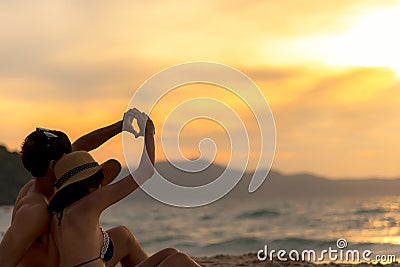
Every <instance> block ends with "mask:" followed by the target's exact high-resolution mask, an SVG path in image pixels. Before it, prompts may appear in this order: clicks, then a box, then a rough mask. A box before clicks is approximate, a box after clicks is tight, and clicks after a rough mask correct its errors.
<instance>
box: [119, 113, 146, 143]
mask: <svg viewBox="0 0 400 267" xmlns="http://www.w3.org/2000/svg"><path fill="white" fill-rule="evenodd" d="M134 119H136V121H137V124H138V126H139V132H138V131H136V130H135V128H134V127H133V124H132V123H133V120H134ZM146 121H148V116H147V114H146V113H144V112H140V111H139V110H138V109H137V108H132V109H130V110H128V111H127V112H125V114H124V120H123V126H122V129H123V130H124V131H127V132H130V133H132V134H133V135H134V136H135V137H136V138H138V137H139V136H144V133H145V130H146V128H147V123H146ZM150 121H151V120H150ZM151 125H153V123H152V122H151ZM153 132H154V125H153Z"/></svg>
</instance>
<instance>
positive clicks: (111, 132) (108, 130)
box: [72, 120, 122, 151]
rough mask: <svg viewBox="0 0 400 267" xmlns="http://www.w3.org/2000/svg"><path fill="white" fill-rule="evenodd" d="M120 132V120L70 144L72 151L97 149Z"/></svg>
mask: <svg viewBox="0 0 400 267" xmlns="http://www.w3.org/2000/svg"><path fill="white" fill-rule="evenodd" d="M121 131H122V120H121V121H118V122H116V123H114V124H111V125H108V126H106V127H103V128H100V129H97V130H94V131H93V132H90V133H88V134H85V135H83V136H81V137H80V138H78V140H76V141H75V142H74V143H73V144H72V151H79V150H85V151H91V150H93V149H96V148H98V147H99V146H101V145H102V144H104V143H105V142H107V141H108V140H109V139H111V138H112V137H114V136H115V135H117V134H119V133H120V132H121Z"/></svg>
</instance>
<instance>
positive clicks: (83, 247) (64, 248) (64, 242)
mask: <svg viewBox="0 0 400 267" xmlns="http://www.w3.org/2000/svg"><path fill="white" fill-rule="evenodd" d="M90 197H91V196H90V195H88V196H85V197H83V198H82V199H80V200H78V201H77V202H75V203H73V204H71V205H69V206H67V207H65V208H64V210H63V211H62V217H61V215H60V213H56V214H55V215H56V216H53V218H52V221H51V235H52V236H53V238H54V241H55V243H56V246H57V248H58V250H59V253H60V265H61V266H68V267H70V266H77V265H79V264H82V263H85V262H87V261H90V260H93V261H92V262H90V263H87V264H85V265H84V266H87V267H90V266H104V262H103V260H101V257H100V254H101V250H102V247H103V243H104V241H107V240H104V235H103V231H102V229H101V228H100V225H99V218H98V217H97V216H93V214H92V212H90V211H88V210H86V207H84V205H82V203H83V202H85V201H86V200H87V199H88V198H90ZM106 239H107V238H106ZM109 242H110V241H108V242H107V243H108V247H110V243H109ZM111 246H112V245H111ZM109 249H110V248H109ZM109 249H108V250H109ZM103 250H104V248H103ZM111 256H112V254H111Z"/></svg>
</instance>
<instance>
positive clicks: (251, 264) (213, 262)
mask: <svg viewBox="0 0 400 267" xmlns="http://www.w3.org/2000/svg"><path fill="white" fill-rule="evenodd" d="M196 260H197V262H198V263H199V264H200V265H201V266H203V267H228V266H229V267H232V266H248V267H261V266H263V267H265V266H271V267H280V266H298V267H307V266H336V267H366V266H383V264H381V263H378V264H373V263H354V264H351V263H340V264H339V263H335V262H330V263H321V264H316V263H312V262H307V261H287V262H282V261H278V260H275V261H264V262H261V261H259V260H258V259H257V256H256V254H252V253H249V254H243V255H240V256H232V255H216V256H211V257H198V258H196ZM385 266H400V264H399V263H390V264H386V265H385Z"/></svg>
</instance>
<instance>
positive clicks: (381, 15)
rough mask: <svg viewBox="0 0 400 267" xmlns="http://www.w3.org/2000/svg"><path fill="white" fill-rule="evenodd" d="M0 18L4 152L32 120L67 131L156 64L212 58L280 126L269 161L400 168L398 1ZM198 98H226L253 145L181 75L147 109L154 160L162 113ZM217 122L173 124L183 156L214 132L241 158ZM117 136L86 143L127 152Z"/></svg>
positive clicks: (87, 7) (137, 5)
mask: <svg viewBox="0 0 400 267" xmlns="http://www.w3.org/2000/svg"><path fill="white" fill-rule="evenodd" d="M0 17H1V20H0V32H1V34H0V59H1V60H0V116H1V118H2V119H1V122H2V123H1V124H0V144H2V145H5V146H6V147H7V148H8V149H10V150H17V151H18V150H19V149H20V146H21V143H22V141H23V139H24V137H25V136H26V135H28V134H29V133H30V132H31V131H33V130H34V129H35V127H37V126H41V127H46V128H51V129H60V130H64V131H65V132H67V133H68V135H69V137H70V139H71V140H76V139H77V138H78V137H79V136H81V135H83V134H85V133H88V132H90V131H91V130H94V129H96V128H99V127H102V126H106V125H108V124H111V123H113V122H116V121H118V120H120V119H121V118H122V116H123V113H124V111H125V110H126V109H127V106H128V104H129V102H130V99H131V97H132V95H133V94H134V93H135V91H136V90H137V88H139V87H140V85H141V84H142V83H143V82H144V81H146V79H148V78H149V77H151V76H152V75H154V74H155V73H157V72H159V71H161V70H163V69H165V68H168V67H170V66H173V65H176V64H181V63H184V62H191V61H211V62H218V63H221V64H225V65H228V66H231V67H233V68H235V69H238V70H240V71H241V72H243V73H244V74H246V75H247V76H248V77H249V78H250V79H252V80H253V81H254V83H255V84H256V85H257V86H258V87H259V89H260V90H261V92H262V93H263V95H264V97H265V99H266V100H267V101H268V103H269V106H270V108H271V111H272V113H273V115H274V118H275V124H276V133H277V143H276V154H275V158H274V162H273V166H272V168H273V169H275V170H278V171H281V172H283V173H287V174H289V173H299V172H302V173H303V172H306V173H312V174H317V175H323V176H327V177H331V178H337V179H340V178H349V177H351V178H362V177H376V176H378V177H385V178H394V177H400V165H399V164H398V162H399V159H400V141H399V138H398V136H397V134H398V132H399V130H400V120H399V118H400V90H399V89H400V53H399V51H398V47H400V38H399V37H398V34H397V28H398V27H397V26H398V25H400V1H389V0H374V1H372V0H353V1H341V0H324V1H314V0H279V1H278V0H270V1H251V2H249V1H240V0H237V1H227V0H226V1H174V0H172V1H146V2H145V1H117V2H115V1H114V2H110V1H84V2H82V1H41V2H40V4H38V3H34V2H32V1H0ZM196 96H198V97H207V96H213V97H216V98H218V99H220V100H221V99H222V100H223V101H224V103H225V104H227V105H228V106H230V107H232V108H233V110H235V111H236V112H237V113H238V114H239V115H240V117H241V118H242V120H243V121H244V124H245V125H246V129H247V130H248V132H249V135H250V141H251V143H252V144H251V145H252V147H253V148H254V147H255V148H257V146H258V145H259V143H258V141H257V133H256V129H257V124H256V123H255V122H254V121H252V120H254V118H253V117H252V115H251V113H250V112H249V110H248V109H247V108H246V107H245V106H244V105H243V103H238V101H237V99H235V97H234V96H232V95H229V94H227V93H226V92H224V91H223V90H221V88H217V87H216V86H210V85H193V86H186V87H185V86H184V87H181V88H178V89H177V90H174V91H173V92H172V93H171V95H167V96H165V97H164V98H163V99H162V100H161V101H160V103H158V106H157V108H156V109H155V110H154V111H152V113H151V114H150V115H151V117H152V118H153V120H154V122H155V125H156V128H157V134H156V140H157V158H158V160H163V159H164V158H165V155H164V153H163V147H162V142H161V141H162V139H161V133H162V127H163V122H164V121H165V120H166V117H167V116H168V114H170V112H171V111H173V110H174V108H175V107H176V106H177V105H179V101H181V102H182V101H185V100H188V99H191V98H193V97H196ZM239 102H240V101H239ZM137 107H138V108H140V107H141V103H137ZM202 108H207V106H204V105H201V104H199V105H198V106H197V107H193V109H190V110H189V111H190V112H189V113H190V114H192V113H193V116H195V115H196V114H195V111H196V110H198V109H202ZM211 110H212V111H213V110H214V109H211ZM215 112H216V113H217V112H219V109H218V108H215ZM175 116H177V117H175V118H174V117H171V118H170V122H171V123H174V121H175V122H177V121H179V120H178V117H179V114H177V115H175ZM225 123H226V124H229V122H225ZM221 125H224V123H222V124H218V123H216V122H213V121H212V120H205V119H198V120H193V121H192V122H190V123H187V124H185V125H183V126H182V127H183V129H182V132H181V133H180V136H179V137H180V144H181V150H182V152H183V154H184V156H185V157H187V158H196V157H199V155H200V152H199V143H200V142H201V140H202V139H204V138H211V139H214V141H215V143H216V148H217V152H216V162H218V163H221V164H226V163H227V162H228V161H229V158H230V156H232V155H231V154H238V155H242V153H243V151H241V150H238V151H233V153H231V151H230V149H231V146H230V144H229V133H227V132H226V130H225V129H224V127H223V126H221ZM253 135H254V137H252V136H253ZM121 140H122V138H121V136H117V137H115V138H113V139H112V140H110V141H109V142H108V143H106V144H105V145H103V146H102V147H101V148H99V149H97V150H95V151H94V152H93V153H94V156H95V158H96V159H97V160H98V161H104V160H106V159H108V158H110V157H113V158H117V159H118V160H120V161H121V162H122V163H124V161H125V159H124V156H123V153H122V144H121V143H122V141H121ZM140 146H141V143H140V141H139V142H138V143H137V145H134V149H138V151H140ZM208 149H209V148H208V147H205V150H204V148H203V150H204V151H202V152H203V153H206V154H207V150H208ZM267 149H270V148H267ZM255 150H256V149H255ZM211 154H212V153H211ZM238 158H239V159H238ZM255 158H257V153H255V154H254V153H252V154H251V160H250V165H249V166H250V167H249V168H251V166H253V165H254V162H255ZM172 159H175V158H174V156H173V157H172ZM235 160H237V161H240V160H241V157H236V158H235ZM233 164H235V162H233Z"/></svg>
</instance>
